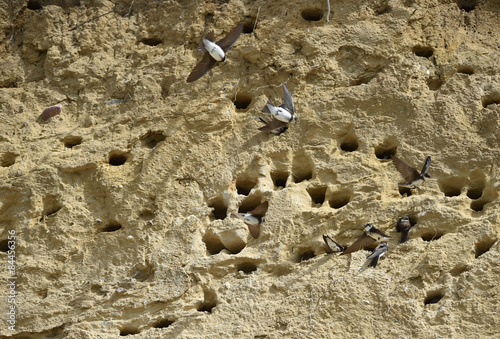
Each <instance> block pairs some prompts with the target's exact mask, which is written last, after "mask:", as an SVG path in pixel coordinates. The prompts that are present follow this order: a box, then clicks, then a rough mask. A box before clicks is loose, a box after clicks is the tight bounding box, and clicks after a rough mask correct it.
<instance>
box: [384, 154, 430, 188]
mask: <svg viewBox="0 0 500 339" xmlns="http://www.w3.org/2000/svg"><path fill="white" fill-rule="evenodd" d="M391 159H392V162H393V163H394V166H396V169H397V170H398V172H399V173H401V175H402V176H403V177H404V178H405V181H406V183H404V184H400V185H399V186H402V187H409V188H417V189H418V186H417V185H420V184H421V183H422V182H423V181H424V180H425V178H430V177H431V175H430V174H429V173H427V172H428V171H429V167H430V166H431V157H430V156H428V157H427V159H426V160H425V163H424V167H423V168H422V172H420V173H418V171H417V170H416V169H415V168H413V167H411V166H410V165H408V164H407V163H405V162H404V161H403V160H401V159H399V158H398V157H396V156H394V155H391Z"/></svg>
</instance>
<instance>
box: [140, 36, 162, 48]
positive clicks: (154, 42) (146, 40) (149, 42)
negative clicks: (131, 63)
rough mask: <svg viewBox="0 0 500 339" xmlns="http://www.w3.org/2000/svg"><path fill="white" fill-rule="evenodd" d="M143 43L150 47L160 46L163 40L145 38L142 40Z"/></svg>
mask: <svg viewBox="0 0 500 339" xmlns="http://www.w3.org/2000/svg"><path fill="white" fill-rule="evenodd" d="M141 42H142V43H143V44H144V45H148V46H158V45H159V44H161V43H162V42H163V41H162V40H161V39H158V38H144V39H142V40H141Z"/></svg>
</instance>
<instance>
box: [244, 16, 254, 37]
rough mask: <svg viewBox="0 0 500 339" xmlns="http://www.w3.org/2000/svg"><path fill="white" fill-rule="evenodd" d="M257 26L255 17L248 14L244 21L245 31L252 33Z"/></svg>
mask: <svg viewBox="0 0 500 339" xmlns="http://www.w3.org/2000/svg"><path fill="white" fill-rule="evenodd" d="M254 27H255V18H254V17H251V16H247V17H246V18H245V20H244V21H243V33H244V34H250V33H252V32H253V30H254Z"/></svg>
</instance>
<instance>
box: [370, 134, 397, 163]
mask: <svg viewBox="0 0 500 339" xmlns="http://www.w3.org/2000/svg"><path fill="white" fill-rule="evenodd" d="M397 149H398V145H397V141H396V140H395V139H387V140H385V141H384V142H383V143H382V144H380V145H378V146H377V147H375V156H376V157H377V158H378V159H381V160H387V159H390V158H391V155H396V151H397Z"/></svg>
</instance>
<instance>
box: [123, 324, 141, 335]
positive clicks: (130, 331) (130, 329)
mask: <svg viewBox="0 0 500 339" xmlns="http://www.w3.org/2000/svg"><path fill="white" fill-rule="evenodd" d="M135 334H139V329H138V328H137V327H135V326H125V327H124V328H122V329H121V330H120V336H122V337H124V336H126V335H135Z"/></svg>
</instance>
